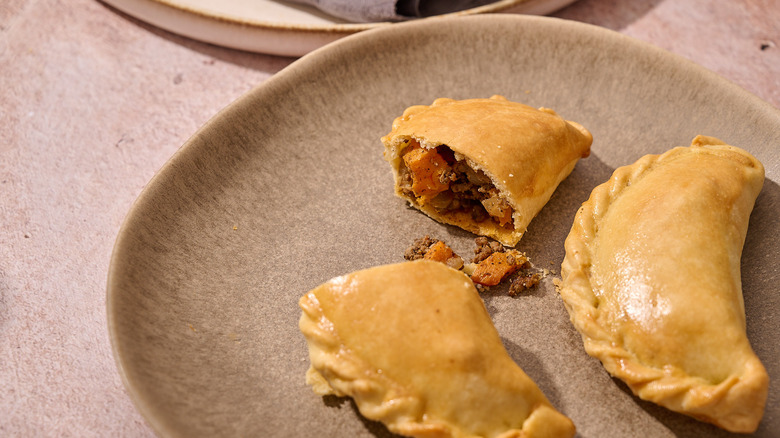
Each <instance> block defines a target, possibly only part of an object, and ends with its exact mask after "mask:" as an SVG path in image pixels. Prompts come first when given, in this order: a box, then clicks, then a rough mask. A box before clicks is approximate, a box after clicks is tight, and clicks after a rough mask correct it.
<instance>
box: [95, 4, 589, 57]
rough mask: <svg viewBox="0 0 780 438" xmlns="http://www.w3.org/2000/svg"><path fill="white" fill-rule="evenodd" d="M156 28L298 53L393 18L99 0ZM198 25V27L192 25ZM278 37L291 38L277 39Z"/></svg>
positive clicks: (542, 10) (506, 9)
mask: <svg viewBox="0 0 780 438" xmlns="http://www.w3.org/2000/svg"><path fill="white" fill-rule="evenodd" d="M100 1H102V2H104V3H106V4H108V5H110V6H111V7H113V8H115V9H117V10H119V11H122V12H123V13H125V14H128V15H130V16H132V17H134V18H136V19H139V20H141V21H143V22H145V23H148V24H151V25H153V26H155V27H158V28H160V29H163V30H166V31H168V32H172V33H174V34H177V35H181V36H184V37H187V38H191V39H194V40H197V41H201V42H205V43H211V44H216V45H219V46H223V47H227V48H232V49H238V50H246V51H250V52H257V53H265V54H269V55H278V56H294V57H298V56H303V55H305V54H306V53H308V52H310V51H312V50H314V49H317V48H319V47H322V46H324V45H326V44H328V43H331V42H333V41H336V40H337V39H339V38H342V37H345V36H348V35H352V34H355V33H358V32H363V31H366V30H371V29H376V28H380V27H386V26H391V25H395V24H400V23H395V22H389V21H383V22H372V23H333V24H322V25H318V24H296V23H282V22H273V21H261V20H251V19H246V18H242V17H235V16H230V15H225V14H220V13H216V12H213V13H212V12H208V11H203V10H199V9H197V8H195V7H192V6H191V5H188V4H187V2H186V0H100ZM575 1H576V0H498V1H496V2H495V3H490V4H487V5H483V6H478V7H476V8H471V9H466V10H463V11H457V12H452V13H448V14H443V15H437V16H433V17H428V18H421V19H416V20H410V21H422V20H435V19H442V18H444V19H446V18H451V17H460V16H471V15H478V14H489V13H528V14H547V13H550V12H552V11H555V10H558V9H561V8H562V7H564V6H567V5H569V4H571V3H574V2H575ZM196 29H197V30H196ZM279 39H287V40H290V41H288V42H287V43H282V44H279Z"/></svg>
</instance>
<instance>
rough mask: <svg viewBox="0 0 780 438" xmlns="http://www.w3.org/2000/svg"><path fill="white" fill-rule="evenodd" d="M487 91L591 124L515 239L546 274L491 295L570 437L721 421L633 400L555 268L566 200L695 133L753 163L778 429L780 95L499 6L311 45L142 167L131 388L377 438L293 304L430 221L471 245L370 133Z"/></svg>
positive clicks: (247, 424) (758, 314) (509, 337)
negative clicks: (431, 213) (418, 205)
mask: <svg viewBox="0 0 780 438" xmlns="http://www.w3.org/2000/svg"><path fill="white" fill-rule="evenodd" d="M493 94H501V95H504V96H506V97H507V98H509V99H511V100H515V101H520V102H523V103H526V104H529V105H532V106H534V107H540V106H545V107H548V108H553V109H555V110H556V111H557V112H558V113H559V114H561V116H563V117H564V118H566V119H568V120H573V121H576V122H579V123H582V124H583V125H584V126H586V127H587V128H588V129H589V130H590V131H591V132H592V133H593V137H594V143H593V147H592V153H591V155H590V156H589V157H588V158H586V159H583V160H581V161H580V162H579V163H578V164H577V167H576V168H575V169H574V171H573V172H572V174H571V175H570V176H569V177H568V178H567V179H566V180H564V182H563V183H562V184H561V185H560V186H559V187H558V189H557V190H556V192H555V193H554V195H553V196H552V198H551V199H550V202H549V203H548V204H547V205H546V206H545V207H544V209H543V210H542V211H541V213H540V214H539V216H537V217H536V218H535V219H534V220H533V221H532V222H531V224H530V227H529V229H528V231H527V233H526V234H525V235H524V237H523V240H522V241H521V242H520V244H519V245H518V248H519V249H520V250H521V251H525V252H526V253H527V254H528V255H529V256H530V258H531V260H532V262H533V263H534V264H535V266H537V267H538V268H540V269H549V270H550V271H552V274H551V275H550V276H549V277H547V278H546V279H545V280H543V281H542V283H541V284H540V286H539V287H538V288H537V289H536V290H534V291H532V292H529V293H528V294H526V295H523V296H520V297H517V298H510V297H508V296H507V295H506V290H503V291H502V290H501V289H500V288H498V290H495V291H494V292H492V293H489V294H485V295H484V296H483V298H484V299H485V303H486V307H487V309H488V311H489V312H490V314H491V317H492V318H493V321H494V323H495V325H496V328H497V330H498V332H499V334H500V335H501V337H502V339H503V341H504V344H505V345H506V347H507V350H508V351H509V354H510V355H511V356H512V358H513V359H514V360H515V361H516V362H517V363H518V364H519V365H520V366H521V367H522V368H523V369H524V370H525V371H526V373H527V374H528V375H529V376H530V377H531V378H533V379H534V381H535V382H536V383H537V384H538V385H539V387H540V388H541V389H542V391H543V392H544V393H545V394H546V395H547V397H548V398H549V399H550V401H551V402H552V404H553V405H554V406H555V407H556V408H558V409H559V410H561V411H562V412H563V413H564V414H566V415H568V416H569V417H570V418H572V420H573V421H574V423H575V424H576V425H577V429H578V430H579V433H580V434H581V435H580V436H582V437H599V438H610V437H627V436H636V434H637V431H641V435H642V436H643V437H648V438H656V437H673V436H707V437H716V438H719V437H728V436H732V435H730V434H728V433H725V432H723V431H722V430H719V429H717V428H715V427H714V426H711V425H708V424H704V423H701V422H698V421H696V420H694V419H691V418H689V417H685V416H682V415H679V414H675V413H672V412H670V411H668V410H666V409H663V408H660V407H658V406H656V405H653V404H651V403H647V402H644V401H641V400H639V399H637V398H636V397H634V396H633V395H632V394H631V392H630V391H629V390H628V389H627V387H626V386H625V385H623V384H622V383H621V382H619V381H615V380H613V379H611V378H610V377H609V375H608V374H607V373H606V372H605V371H604V368H603V367H602V366H601V364H600V362H599V361H597V360H595V359H593V358H591V357H589V356H588V355H587V354H586V353H585V350H584V348H583V345H582V340H581V338H580V335H579V334H578V333H577V332H576V331H575V330H574V328H573V327H572V324H571V323H570V322H569V317H568V314H567V313H566V310H565V309H564V307H563V303H562V302H561V300H560V298H559V296H558V294H557V292H556V290H555V287H554V285H553V282H552V280H553V277H555V276H556V275H557V272H558V271H559V270H560V264H561V261H562V260H563V255H564V253H563V243H564V240H565V238H566V235H567V234H568V232H569V229H570V228H571V224H572V220H573V218H574V214H575V213H576V211H577V209H578V207H579V206H580V205H581V203H582V202H584V201H585V200H586V199H587V198H588V196H589V194H590V192H591V190H592V189H593V188H594V187H595V186H596V185H598V184H601V183H602V182H605V181H607V180H608V179H609V177H610V175H611V174H612V171H613V170H614V169H615V168H616V167H618V166H622V165H626V164H630V163H633V162H634V161H635V160H637V159H638V158H640V157H641V156H643V155H645V154H648V153H661V152H664V151H666V150H668V149H669V148H671V147H673V146H677V145H688V144H690V141H691V139H693V138H694V137H695V136H696V135H697V134H705V135H711V136H715V137H719V138H720V139H722V140H724V141H726V142H729V143H731V144H733V145H736V146H740V147H742V148H745V149H747V150H748V151H750V152H751V153H753V154H754V155H755V156H756V157H757V158H758V159H760V160H761V161H762V162H763V163H764V165H765V167H766V172H767V179H766V182H765V184H764V188H763V191H762V192H761V195H760V196H759V197H758V201H757V202H756V207H755V209H754V211H753V214H752V216H751V222H750V228H749V230H748V235H747V240H746V242H745V248H744V252H743V257H742V278H743V287H744V291H745V293H744V302H745V310H746V314H747V331H748V337H749V339H750V340H751V343H752V345H753V347H754V349H755V351H756V353H757V354H758V356H759V358H761V360H762V361H763V363H764V364H765V366H766V368H767V371H768V372H769V375H770V380H771V383H770V385H771V386H770V390H769V401H768V405H767V409H766V416H765V418H764V421H763V422H762V423H761V426H760V428H759V430H758V432H757V433H756V435H755V436H758V437H770V436H771V437H774V436H776V432H777V431H778V430H780V414H779V413H780V404H779V402H778V393H779V391H778V389H779V388H780V387H779V386H778V385H779V384H780V342H778V339H780V327H779V326H778V324H777V320H776V318H777V315H778V314H780V294H778V293H777V284H780V270H778V269H777V263H776V260H778V259H780V222H778V220H777V211H778V206H780V186H778V182H779V181H780V156H778V154H780V111H778V110H777V109H775V108H773V107H772V106H771V105H769V104H768V103H766V102H764V101H762V100H760V99H758V98H757V97H755V96H753V95H752V94H749V93H748V92H746V91H744V90H743V89H741V88H739V87H738V86H736V85H734V84H732V83H731V82H728V81H727V80H725V79H723V78H721V77H720V76H717V75H715V74H714V73H711V72H710V71H708V70H705V69H704V68H702V67H700V66H698V65H696V64H693V63H692V62H690V61H687V60H685V59H683V58H681V57H679V56H676V55H672V54H670V53H669V52H666V51H663V50H661V49H658V48H656V47H654V46H651V45H649V44H646V43H642V42H640V41H637V40H634V39H632V38H629V37H626V36H622V35H620V34H618V33H615V32H612V31H609V30H606V29H603V28H600V27H595V26H590V25H586V24H582V23H577V22H572V21H565V20H561V19H555V18H549V17H532V16H527V15H510V14H488V15H473V16H468V17H451V18H441V19H438V21H437V24H436V26H431V25H430V22H428V21H426V20H420V21H414V22H410V23H402V24H398V25H393V26H384V27H380V28H377V29H374V30H369V31H366V32H361V33H359V34H356V35H353V36H349V37H346V38H344V39H342V40H340V41H337V42H335V43H333V44H330V45H328V46H326V47H323V48H322V49H319V50H316V51H314V52H312V53H311V54H309V55H306V56H304V57H303V58H301V59H300V60H297V61H295V62H294V63H292V64H291V65H290V66H289V67H287V68H286V69H284V70H283V71H281V72H280V73H278V74H276V75H275V76H273V77H272V78H270V79H269V80H267V81H266V82H264V83H263V84H262V85H260V86H258V87H257V88H255V89H254V90H252V91H250V92H249V93H247V94H246V95H244V96H243V97H241V98H240V99H238V100H237V101H235V102H234V103H232V104H231V105H229V106H228V107H227V108H225V109H224V110H223V111H221V112H220V113H219V114H217V115H216V116H215V117H214V118H213V119H212V120H211V121H209V122H208V123H207V124H206V125H204V126H203V127H202V128H201V129H200V130H198V131H197V132H196V133H195V134H194V135H193V136H192V138H191V139H190V140H188V141H187V142H186V143H185V144H184V146H183V147H182V148H181V149H180V150H179V151H178V152H177V153H176V154H175V155H174V156H173V157H172V158H171V159H170V160H169V162H168V163H167V164H166V165H165V166H164V167H163V168H162V169H161V170H160V171H159V173H158V174H157V175H156V176H155V177H154V178H153V179H152V181H150V182H149V184H148V185H147V186H146V188H145V189H144V191H143V192H142V194H141V195H140V197H139V198H138V199H137V201H136V202H135V204H134V205H133V207H132V209H131V210H130V212H129V213H128V215H127V217H126V219H125V222H124V224H123V226H122V228H121V230H120V232H119V235H118V238H117V241H116V245H115V248H114V252H113V255H112V260H111V267H110V271H109V278H108V290H107V306H108V308H107V313H108V329H109V333H110V338H111V342H112V346H113V349H114V356H115V358H116V361H117V365H118V368H119V371H120V374H121V375H122V378H123V380H124V383H125V386H126V388H127V391H128V393H129V395H130V396H131V398H132V399H133V401H134V402H135V405H136V406H137V407H138V409H139V411H140V412H141V413H142V414H143V415H144V416H145V418H146V419H147V420H148V421H149V423H150V424H151V425H152V427H153V428H154V429H155V430H156V431H157V432H158V433H159V434H160V435H161V436H166V437H167V436H186V437H196V436H206V437H215V436H229V437H236V436H242V437H250V436H257V437H276V436H284V437H301V436H312V435H316V436H318V437H371V436H387V435H388V432H387V430H386V429H384V428H383V427H382V426H381V425H378V424H376V423H374V422H370V421H368V420H366V419H364V418H363V417H362V416H360V415H359V414H358V413H357V411H356V410H355V409H354V407H353V405H352V404H351V402H349V401H348V400H346V399H337V398H324V399H323V398H322V397H318V396H317V395H315V394H314V393H313V392H312V391H311V389H310V388H309V387H307V386H306V384H305V383H304V374H305V372H306V369H307V368H308V366H309V361H308V351H307V347H306V343H305V341H304V339H303V336H302V335H301V334H300V332H299V330H298V318H299V317H300V310H299V308H298V305H297V302H298V299H299V298H300V297H301V296H302V295H303V294H304V293H306V292H307V291H308V290H310V289H312V288H314V287H315V286H317V285H319V284H321V283H322V282H324V281H326V280H328V279H330V278H332V277H335V276H338V275H342V274H345V273H348V272H351V271H354V270H357V269H362V268H368V267H371V266H376V265H380V264H387V263H394V262H400V261H402V260H403V253H404V249H405V248H406V247H407V246H409V245H410V244H411V243H412V242H413V241H414V239H416V238H418V237H421V236H423V235H425V234H430V235H431V236H432V237H435V238H439V239H443V240H445V241H446V242H448V243H450V244H451V245H452V246H453V248H454V249H455V251H456V252H457V253H458V254H461V255H463V256H464V257H465V258H470V257H471V255H472V254H473V248H474V243H473V239H474V236H473V235H472V234H470V233H466V232H464V231H462V230H459V229H456V228H453V227H449V226H443V225H441V224H439V223H437V222H434V221H432V220H430V219H429V218H428V217H427V216H425V215H423V214H421V213H419V212H417V211H416V210H413V209H410V208H407V207H406V205H405V203H404V201H402V200H401V199H399V198H397V197H395V195H394V194H393V180H392V174H391V172H390V167H389V165H388V164H387V163H386V162H385V161H384V160H383V158H382V150H383V148H382V145H381V142H380V140H379V138H380V137H381V136H383V135H385V134H387V132H389V130H390V126H391V124H392V122H393V119H394V118H395V117H397V116H399V115H400V114H401V113H402V112H403V111H404V109H405V108H407V107H408V106H411V105H416V104H430V103H431V102H432V101H433V100H434V99H436V98H438V97H451V98H456V99H463V98H472V97H488V96H491V95H493ZM313 431H314V432H313Z"/></svg>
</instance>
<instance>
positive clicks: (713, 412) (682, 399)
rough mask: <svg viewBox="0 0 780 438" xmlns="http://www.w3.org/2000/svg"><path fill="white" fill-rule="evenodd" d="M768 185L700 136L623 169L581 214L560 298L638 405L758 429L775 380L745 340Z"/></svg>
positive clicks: (756, 169) (751, 164) (737, 153)
mask: <svg viewBox="0 0 780 438" xmlns="http://www.w3.org/2000/svg"><path fill="white" fill-rule="evenodd" d="M763 179H764V169H763V166H762V165H761V163H760V162H759V161H758V160H756V159H755V158H754V157H753V156H751V155H750V154H749V153H747V152H746V151H744V150H742V149H739V148H736V147H733V146H729V145H725V144H723V143H722V142H721V141H720V140H717V139H714V138H711V137H703V136H699V137H697V138H696V139H694V141H693V142H692V145H691V146H690V147H679V148H674V149H672V150H670V151H668V152H666V153H664V154H662V155H648V156H645V157H643V158H641V159H640V160H638V161H637V162H636V163H634V164H633V165H630V166H625V167H621V168H619V169H617V170H616V171H615V172H614V174H613V175H612V178H611V179H610V180H609V181H608V182H606V183H605V184H602V185H601V186H599V187H597V188H596V189H594V190H593V192H592V193H591V196H590V199H588V201H587V202H585V203H584V204H583V206H582V207H581V208H580V210H579V211H578V212H577V215H576V218H575V221H574V225H573V227H572V230H571V233H570V234H569V236H568V238H567V240H566V244H565V246H566V257H565V259H564V262H563V266H562V276H563V281H562V283H561V286H560V293H561V296H562V298H563V300H564V303H565V304H566V307H567V309H568V310H569V313H570V316H571V319H572V322H573V323H574V325H575V327H576V328H577V330H578V331H579V332H580V333H581V334H582V338H583V341H584V344H585V349H586V351H587V352H588V353H589V354H590V355H592V356H594V357H597V358H598V359H600V360H601V361H602V363H603V364H604V366H605V368H606V369H607V371H609V372H610V373H611V374H613V375H614V376H616V377H618V378H620V379H622V380H623V381H625V382H626V383H627V384H628V386H629V387H630V388H631V389H632V390H633V391H634V393H635V394H637V395H638V396H639V397H641V398H643V399H645V400H649V401H653V402H656V403H658V404H660V405H662V406H665V407H667V408H669V409H672V410H675V411H678V412H681V413H685V414H688V415H691V416H693V417H695V418H698V419H700V420H703V421H707V422H711V423H714V424H716V425H718V426H720V427H723V428H725V429H728V430H731V431H735V432H750V431H753V430H755V429H756V427H757V426H758V423H759V421H760V419H761V417H762V415H763V410H764V404H765V401H766V397H767V387H768V376H767V373H766V371H765V369H764V367H763V365H762V364H761V362H760V360H759V359H758V357H757V356H756V355H755V353H754V352H753V350H752V348H751V346H750V342H749V341H748V338H747V336H746V333H745V324H746V322H745V311H744V303H743V297H742V287H741V277H740V258H741V254H742V246H743V244H744V241H745V235H746V232H747V227H748V220H749V217H750V213H751V211H752V209H753V204H754V202H755V199H756V197H757V196H758V193H759V192H760V190H761V187H762V184H763Z"/></svg>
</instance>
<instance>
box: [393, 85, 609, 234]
mask: <svg viewBox="0 0 780 438" xmlns="http://www.w3.org/2000/svg"><path fill="white" fill-rule="evenodd" d="M592 141H593V138H592V136H591V134H590V132H588V131H587V130H586V129H585V128H583V127H582V126H581V125H579V124H577V123H574V122H568V121H566V120H564V119H563V118H561V117H560V116H558V115H557V114H556V113H555V112H554V111H553V110H550V109H546V108H541V109H535V108H532V107H530V106H527V105H523V104H520V103H515V102H510V101H508V100H507V99H506V98H504V97H501V96H493V97H491V98H490V99H467V100H459V101H458V100H453V99H444V98H442V99H437V100H435V101H434V102H433V104H432V105H431V106H425V105H418V106H412V107H410V108H407V109H406V111H404V113H403V116H401V117H398V118H397V119H395V121H394V122H393V127H392V131H391V132H390V133H389V134H387V135H386V136H384V137H382V143H383V144H384V146H385V152H384V157H385V160H387V161H388V162H390V164H391V166H392V169H393V175H394V179H395V193H396V194H397V195H398V196H400V197H401V198H404V199H406V200H407V201H409V203H410V204H411V205H412V206H414V207H415V208H417V209H419V210H421V211H422V212H424V213H425V214H427V215H428V216H430V217H431V218H433V219H435V220H437V221H439V222H443V223H446V224H451V225H456V226H458V227H461V228H463V229H465V230H467V231H471V232H473V233H476V234H479V235H483V236H487V237H491V238H493V239H496V240H498V241H499V242H501V243H503V244H505V245H509V246H514V245H516V244H517V242H518V241H519V240H520V238H521V237H522V235H523V233H524V232H525V230H526V228H527V226H528V223H529V222H531V219H533V218H534V216H536V214H537V213H539V211H540V210H541V209H542V207H543V206H544V205H545V204H546V203H547V201H548V200H549V199H550V196H552V193H553V191H555V188H556V187H558V184H559V183H560V182H561V181H563V179H564V178H566V176H568V175H569V173H571V171H572V169H574V165H575V164H576V163H577V161H578V160H579V159H580V158H583V157H586V156H588V154H589V153H590V145H591V143H592Z"/></svg>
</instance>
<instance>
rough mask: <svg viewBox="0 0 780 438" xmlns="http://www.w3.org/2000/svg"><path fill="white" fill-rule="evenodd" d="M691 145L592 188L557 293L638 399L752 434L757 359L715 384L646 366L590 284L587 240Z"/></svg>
mask: <svg viewBox="0 0 780 438" xmlns="http://www.w3.org/2000/svg"><path fill="white" fill-rule="evenodd" d="M691 147H694V148H701V150H700V151H698V152H704V150H705V149H709V150H711V151H717V150H727V151H734V152H738V153H740V154H741V155H742V156H744V157H745V158H746V159H747V160H749V161H750V162H751V165H752V166H754V167H759V168H760V169H761V171H763V167H762V166H761V163H760V162H759V161H758V160H757V159H755V158H754V157H753V156H752V155H750V154H749V153H747V151H744V150H742V149H739V148H736V147H734V146H729V145H726V144H725V143H723V142H721V141H720V140H718V139H715V138H712V137H705V136H697V137H696V138H695V139H694V140H693V141H692V143H691ZM691 147H675V148H673V149H671V150H668V151H667V152H665V153H663V154H660V155H645V156H644V157H642V158H640V159H639V160H637V161H636V162H635V163H634V164H631V165H628V166H623V167H619V168H618V169H616V170H615V171H614V173H613V174H612V176H611V177H610V179H609V180H608V181H607V182H605V183H603V184H601V185H599V186H597V187H596V188H595V189H593V191H592V192H591V195H590V198H589V199H588V200H587V201H586V202H585V203H583V204H582V206H581V207H580V209H579V210H578V211H577V214H576V216H575V220H574V223H573V225H572V228H571V231H570V233H569V235H568V237H567V238H566V241H565V244H564V247H565V252H566V254H565V257H564V260H563V263H562V265H561V275H562V281H561V283H560V286H559V288H558V291H559V293H560V295H561V297H562V299H563V302H564V306H565V308H566V310H567V311H568V313H569V316H570V319H571V322H572V324H573V325H574V326H575V328H576V329H577V331H578V332H580V334H581V336H582V340H583V344H584V347H585V350H586V352H587V353H588V354H589V355H590V356H593V357H595V358H597V359H599V360H600V361H601V362H602V364H603V366H604V368H606V370H607V371H608V372H609V373H610V374H611V375H612V376H614V377H617V378H619V379H621V380H623V381H624V382H625V383H626V384H627V385H628V386H629V388H631V390H632V391H633V392H634V393H635V394H636V395H637V396H639V397H640V398H642V399H645V400H648V401H652V402H654V403H657V404H659V405H661V406H664V407H666V408H668V409H671V410H674V411H677V412H681V413H684V414H687V415H690V416H692V417H694V418H697V419H699V420H702V421H706V422H710V423H713V424H716V425H718V426H719V427H723V428H725V429H727V430H730V431H733V432H752V431H755V429H756V428H757V427H758V424H759V422H760V420H761V417H762V416H763V407H764V403H765V399H766V392H767V386H768V377H767V374H766V371H765V370H764V367H763V365H762V364H761V362H760V361H759V360H758V358H755V357H754V358H753V359H752V360H751V361H749V363H747V364H746V365H745V369H746V372H745V373H744V375H741V376H731V377H729V378H727V379H726V380H724V381H722V382H720V383H719V384H717V385H712V384H710V383H708V382H706V381H705V380H704V379H702V378H699V377H695V376H689V375H684V376H680V375H679V374H675V375H672V374H670V373H668V372H666V371H665V370H664V369H659V368H655V367H652V366H647V365H644V364H642V363H641V361H640V360H639V359H638V358H637V357H636V356H635V355H634V354H633V353H631V352H630V351H627V350H626V349H624V348H623V347H622V346H620V345H617V344H616V343H614V342H613V340H612V337H611V336H610V333H609V328H608V327H604V326H602V325H600V324H599V322H598V313H599V308H598V307H599V303H598V299H597V297H596V294H595V293H594V291H593V289H592V286H591V283H590V267H591V265H592V259H593V254H592V252H591V250H590V248H589V246H588V242H589V241H591V240H593V239H594V238H595V236H596V234H598V231H599V230H598V222H599V220H600V219H601V218H602V217H603V216H604V215H606V213H607V211H608V210H609V207H610V205H611V204H612V203H613V202H614V201H615V200H616V199H617V198H618V197H619V196H620V194H621V192H622V191H623V190H625V189H626V188H627V187H629V186H630V185H631V184H632V183H634V182H636V181H638V180H639V179H641V178H642V177H643V176H644V175H645V174H646V173H647V172H649V171H651V170H652V169H653V168H654V167H655V166H656V165H657V164H658V163H661V162H663V161H666V160H669V159H673V158H674V157H675V156H677V155H679V154H681V153H690V150H691ZM762 391H763V399H762V397H761V393H762ZM719 404H721V406H718V405H719ZM726 404H728V405H729V406H726ZM756 412H758V415H756ZM713 414H714V415H713ZM724 417H733V418H724Z"/></svg>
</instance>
